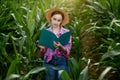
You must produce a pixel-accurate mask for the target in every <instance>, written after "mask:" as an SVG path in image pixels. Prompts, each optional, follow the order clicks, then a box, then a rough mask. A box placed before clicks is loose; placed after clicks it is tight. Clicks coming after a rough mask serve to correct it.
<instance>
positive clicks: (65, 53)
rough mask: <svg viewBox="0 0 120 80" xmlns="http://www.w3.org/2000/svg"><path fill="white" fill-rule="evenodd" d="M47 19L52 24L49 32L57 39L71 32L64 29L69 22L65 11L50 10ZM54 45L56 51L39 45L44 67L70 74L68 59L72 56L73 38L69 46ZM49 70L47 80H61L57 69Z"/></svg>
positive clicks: (57, 43)
mask: <svg viewBox="0 0 120 80" xmlns="http://www.w3.org/2000/svg"><path fill="white" fill-rule="evenodd" d="M46 19H47V21H48V22H49V23H50V24H51V26H50V27H49V28H48V29H47V30H49V31H51V32H53V33H54V34H55V35H56V36H57V37H60V35H62V34H64V33H66V32H68V31H69V30H68V29H65V28H64V27H63V26H65V25H66V24H67V23H68V22H69V16H68V14H67V13H66V12H65V11H63V10H61V9H58V8H53V9H50V10H48V11H47V12H46ZM53 45H54V46H55V50H54V51H53V50H52V49H50V48H48V47H45V46H43V45H40V44H39V45H38V47H39V48H40V53H41V54H44V66H52V67H57V68H59V69H63V70H66V71H67V72H68V63H67V58H68V57H69V54H70V49H71V45H72V38H71V37H70V39H69V43H68V44H67V45H62V44H61V43H60V42H55V41H54V43H53ZM47 70H48V75H47V76H46V80H61V78H60V77H59V74H58V70H57V69H53V68H48V69H47Z"/></svg>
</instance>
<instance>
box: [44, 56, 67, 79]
mask: <svg viewBox="0 0 120 80" xmlns="http://www.w3.org/2000/svg"><path fill="white" fill-rule="evenodd" d="M44 66H46V67H49V66H51V67H56V68H59V69H62V70H65V71H67V72H68V71H69V69H68V63H67V58H66V57H65V56H53V58H52V60H51V61H50V62H46V59H45V60H44ZM58 71H59V70H58V69H53V68H47V74H46V76H45V78H46V80H62V79H61V77H60V76H59V73H58Z"/></svg>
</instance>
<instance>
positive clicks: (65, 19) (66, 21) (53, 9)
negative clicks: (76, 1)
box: [46, 8, 69, 26]
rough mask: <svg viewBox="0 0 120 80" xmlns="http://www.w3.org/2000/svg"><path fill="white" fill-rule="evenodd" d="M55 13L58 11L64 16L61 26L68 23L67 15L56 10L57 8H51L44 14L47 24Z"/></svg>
mask: <svg viewBox="0 0 120 80" xmlns="http://www.w3.org/2000/svg"><path fill="white" fill-rule="evenodd" d="M55 11H59V12H61V13H62V14H63V15H64V19H63V21H62V25H63V26H64V25H65V24H67V23H68V22H69V15H68V14H67V13H66V12H65V11H63V10H62V9H58V8H52V9H50V10H48V11H47V12H46V19H47V21H48V22H50V21H51V15H52V13H53V12H55Z"/></svg>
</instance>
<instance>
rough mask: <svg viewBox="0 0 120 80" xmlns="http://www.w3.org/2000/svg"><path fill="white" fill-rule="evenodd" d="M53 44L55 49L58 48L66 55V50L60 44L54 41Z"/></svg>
mask: <svg viewBox="0 0 120 80" xmlns="http://www.w3.org/2000/svg"><path fill="white" fill-rule="evenodd" d="M53 43H54V46H55V47H56V48H59V49H60V50H62V51H63V52H64V53H65V54H66V53H67V50H66V49H65V47H64V46H63V45H62V44H61V43H60V42H56V41H54V42H53Z"/></svg>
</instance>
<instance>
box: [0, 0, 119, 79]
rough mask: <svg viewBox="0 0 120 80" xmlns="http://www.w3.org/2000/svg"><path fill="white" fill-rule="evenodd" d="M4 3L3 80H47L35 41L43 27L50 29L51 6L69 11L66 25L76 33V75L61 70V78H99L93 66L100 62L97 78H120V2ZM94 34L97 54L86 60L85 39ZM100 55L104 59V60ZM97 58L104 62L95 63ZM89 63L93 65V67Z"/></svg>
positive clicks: (0, 15)
mask: <svg viewBox="0 0 120 80" xmlns="http://www.w3.org/2000/svg"><path fill="white" fill-rule="evenodd" d="M0 5H1V6H0V10H1V11H0V45H1V46H0V53H1V54H0V64H1V67H0V79H1V80H2V79H5V78H6V79H8V80H9V79H20V80H22V79H23V78H24V77H25V78H26V79H29V80H32V78H34V77H36V76H34V74H35V75H36V74H38V75H39V76H38V78H41V77H42V74H39V72H40V73H41V72H42V71H44V70H45V69H46V68H42V67H41V65H42V60H41V57H40V56H39V55H38V54H37V53H38V50H39V49H37V47H36V43H35V42H36V41H37V40H38V38H39V34H40V29H41V28H43V27H47V25H48V23H47V22H46V19H45V12H46V10H47V9H49V8H52V7H59V8H64V9H65V10H66V11H68V13H69V15H70V23H69V24H68V25H66V27H67V28H70V29H72V30H73V45H72V49H71V55H70V61H69V66H70V72H71V73H70V76H69V74H67V73H66V72H65V71H63V70H61V71H60V74H61V76H62V79H63V80H69V79H71V80H87V79H92V80H93V79H94V80H95V79H96V78H94V76H93V77H92V78H91V75H89V73H90V72H89V70H90V69H91V67H92V66H94V64H97V68H95V71H96V72H97V71H99V70H101V71H100V72H99V73H100V74H98V75H97V79H99V80H103V79H111V75H112V72H115V73H116V75H117V78H116V79H118V80H119V79H120V73H119V71H118V70H119V66H120V64H119V59H120V56H119V52H120V51H119V49H120V33H119V32H120V15H119V13H120V0H63V1H61V0H57V1H56V0H35V1H34V0H10V1H8V0H1V1H0ZM91 33H92V34H93V35H92V36H94V37H95V38H96V39H97V41H98V42H97V44H96V45H95V46H92V47H91V49H90V52H92V53H96V54H92V55H90V56H88V57H87V58H86V56H84V55H86V54H87V53H84V50H83V47H84V46H83V45H82V43H81V40H82V39H83V38H84V37H86V34H91ZM88 41H89V40H88ZM83 42H85V41H83ZM91 44H93V43H91ZM86 46H88V44H86ZM100 53H102V54H101V55H102V56H99V54H100ZM95 55H97V56H99V57H100V60H96V62H94V59H95V57H94V56H95ZM91 56H92V57H91ZM83 59H85V60H83ZM89 59H90V60H92V61H93V63H92V61H91V63H88V62H89ZM86 63H87V64H86ZM85 64H86V65H85ZM36 66H40V67H36ZM109 76H110V77H109ZM113 76H114V75H113ZM95 77H96V76H95Z"/></svg>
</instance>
